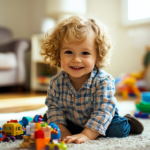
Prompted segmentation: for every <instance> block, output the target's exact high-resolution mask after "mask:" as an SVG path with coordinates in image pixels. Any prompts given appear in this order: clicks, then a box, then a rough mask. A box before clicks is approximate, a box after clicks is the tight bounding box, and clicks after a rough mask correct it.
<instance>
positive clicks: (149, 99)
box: [134, 92, 150, 119]
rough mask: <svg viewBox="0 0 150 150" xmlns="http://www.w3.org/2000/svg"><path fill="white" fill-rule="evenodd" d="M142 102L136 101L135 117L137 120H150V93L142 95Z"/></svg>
mask: <svg viewBox="0 0 150 150" xmlns="http://www.w3.org/2000/svg"><path fill="white" fill-rule="evenodd" d="M141 95H142V100H141V101H136V102H135V106H136V108H137V111H136V112H135V114H134V116H135V117H137V118H144V119H149V118H150V92H143V93H141Z"/></svg>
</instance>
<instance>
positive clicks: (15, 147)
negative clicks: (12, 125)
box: [0, 101, 150, 150]
mask: <svg viewBox="0 0 150 150" xmlns="http://www.w3.org/2000/svg"><path fill="white" fill-rule="evenodd" d="M118 107H119V110H120V115H121V116H124V115H125V114H129V113H130V114H133V112H134V111H135V105H134V102H133V101H123V102H118ZM45 110H46V107H44V108H41V109H38V110H34V111H28V112H21V113H12V114H0V126H1V125H2V124H3V123H5V120H9V119H10V118H11V117H12V116H15V118H16V119H18V120H19V119H21V117H22V116H34V115H35V114H41V115H43V114H44V113H45ZM6 118H7V119H6ZM13 118H14V117H13ZM13 118H11V119H13ZM140 121H141V122H142V123H143V125H144V131H143V133H142V134H140V135H129V136H128V137H126V138H98V139H96V140H93V141H87V142H85V143H83V144H69V145H68V149H67V150H92V149H93V150H134V149H135V150H150V119H140ZM21 142H22V141H19V140H17V141H15V142H12V141H10V142H7V143H3V142H2V143H0V150H19V149H20V148H19V144H20V143H21ZM20 150H28V149H20Z"/></svg>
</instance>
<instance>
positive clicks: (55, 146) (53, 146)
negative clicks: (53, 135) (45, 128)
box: [45, 140, 67, 150]
mask: <svg viewBox="0 0 150 150" xmlns="http://www.w3.org/2000/svg"><path fill="white" fill-rule="evenodd" d="M45 149H46V150H60V149H63V150H66V149H67V144H65V142H64V141H62V142H61V143H58V140H53V141H52V143H48V144H46V146H45Z"/></svg>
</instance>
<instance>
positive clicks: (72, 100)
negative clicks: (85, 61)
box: [45, 67, 118, 136]
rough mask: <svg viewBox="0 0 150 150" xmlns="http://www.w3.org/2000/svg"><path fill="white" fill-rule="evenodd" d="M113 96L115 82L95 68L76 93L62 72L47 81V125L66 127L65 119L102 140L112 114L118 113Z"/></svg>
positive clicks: (66, 75)
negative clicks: (54, 124)
mask: <svg viewBox="0 0 150 150" xmlns="http://www.w3.org/2000/svg"><path fill="white" fill-rule="evenodd" d="M114 93H115V84H114V79H113V78H112V76H111V75H109V74H108V73H106V72H105V71H104V70H102V69H98V68H96V67H95V68H94V69H93V71H92V72H91V75H90V77H89V79H88V80H87V81H86V82H85V83H84V84H83V86H82V87H81V88H80V90H79V91H76V90H75V89H74V88H73V86H72V84H71V82H70V79H69V76H68V74H67V73H66V72H64V71H62V72H60V73H59V74H57V75H55V76H54V77H52V79H51V80H50V85H49V88H48V92H47V98H46V102H45V104H46V105H47V106H48V110H47V117H48V123H50V122H54V123H61V124H64V125H66V119H69V120H70V121H72V122H73V123H74V124H76V125H79V126H81V127H84V128H85V127H87V128H89V129H91V130H93V131H96V132H98V133H99V134H101V135H104V136H105V132H106V130H107V128H108V126H109V124H110V123H111V120H112V118H113V116H114V114H115V111H117V112H118V109H117V106H116V104H117V102H116V98H115V97H114Z"/></svg>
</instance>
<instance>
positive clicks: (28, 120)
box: [19, 117, 33, 127]
mask: <svg viewBox="0 0 150 150" xmlns="http://www.w3.org/2000/svg"><path fill="white" fill-rule="evenodd" d="M31 121H33V118H32V117H22V120H21V121H19V123H20V124H21V125H22V127H26V126H27V125H28V124H29V122H31Z"/></svg>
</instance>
